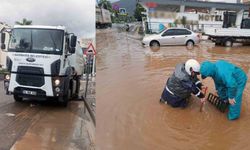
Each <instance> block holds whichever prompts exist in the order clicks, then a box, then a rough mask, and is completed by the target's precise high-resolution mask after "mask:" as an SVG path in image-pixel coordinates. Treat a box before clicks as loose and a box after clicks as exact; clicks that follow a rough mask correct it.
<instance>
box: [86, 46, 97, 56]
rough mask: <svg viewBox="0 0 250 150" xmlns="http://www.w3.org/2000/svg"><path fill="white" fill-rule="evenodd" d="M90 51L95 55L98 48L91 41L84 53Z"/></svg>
mask: <svg viewBox="0 0 250 150" xmlns="http://www.w3.org/2000/svg"><path fill="white" fill-rule="evenodd" d="M88 53H93V55H96V50H95V48H94V45H93V44H92V43H90V44H89V46H88V47H87V49H86V50H85V51H84V52H83V54H84V55H87V54H88Z"/></svg>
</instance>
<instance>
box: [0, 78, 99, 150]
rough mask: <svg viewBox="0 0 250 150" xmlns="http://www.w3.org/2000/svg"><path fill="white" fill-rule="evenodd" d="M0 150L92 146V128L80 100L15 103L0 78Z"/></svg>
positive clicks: (76, 149) (73, 149) (62, 149)
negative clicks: (61, 104)
mask: <svg viewBox="0 0 250 150" xmlns="http://www.w3.org/2000/svg"><path fill="white" fill-rule="evenodd" d="M0 89H1V90H0V97H1V98H0V150H9V149H10V150H82V149H88V150H91V149H94V146H95V127H94V125H93V123H92V122H91V118H90V116H89V115H88V113H84V103H83V102H82V101H72V102H69V104H68V107H67V108H65V107H61V106H60V105H58V103H57V102H52V101H46V102H45V101H44V102H38V101H32V100H29V101H24V102H22V103H18V102H15V101H14V99H13V96H12V95H10V96H7V95H5V92H4V88H3V82H2V81H0Z"/></svg>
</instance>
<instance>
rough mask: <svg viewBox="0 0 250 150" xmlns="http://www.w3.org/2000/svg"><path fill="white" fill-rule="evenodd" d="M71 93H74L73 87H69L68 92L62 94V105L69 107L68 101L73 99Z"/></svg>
mask: <svg viewBox="0 0 250 150" xmlns="http://www.w3.org/2000/svg"><path fill="white" fill-rule="evenodd" d="M71 95H72V92H71V89H70V88H69V89H68V90H67V94H66V95H64V96H62V97H59V102H60V103H61V105H62V106H63V107H67V105H68V102H69V100H70V99H71Z"/></svg>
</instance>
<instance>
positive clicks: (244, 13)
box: [140, 0, 249, 32]
mask: <svg viewBox="0 0 250 150" xmlns="http://www.w3.org/2000/svg"><path fill="white" fill-rule="evenodd" d="M151 2H152V1H150V0H140V3H141V4H142V6H143V7H144V8H145V9H146V10H147V11H146V16H147V17H146V18H144V23H145V30H146V31H149V32H159V30H160V28H159V26H160V24H161V25H164V26H165V27H167V28H168V27H172V26H182V27H183V26H184V27H186V28H189V29H191V30H194V31H200V32H203V31H204V30H205V29H206V28H221V27H226V28H228V27H240V26H241V21H242V19H243V18H247V17H248V15H249V12H248V10H249V6H248V5H245V4H242V3H224V2H208V1H194V0H189V1H188V0H154V3H156V5H155V6H156V7H154V8H150V5H149V3H151Z"/></svg>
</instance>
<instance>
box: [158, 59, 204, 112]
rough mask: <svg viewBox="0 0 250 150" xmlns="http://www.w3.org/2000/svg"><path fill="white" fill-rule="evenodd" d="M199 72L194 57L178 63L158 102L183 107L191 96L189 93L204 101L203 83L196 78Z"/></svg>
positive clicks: (198, 65)
mask: <svg viewBox="0 0 250 150" xmlns="http://www.w3.org/2000/svg"><path fill="white" fill-rule="evenodd" d="M199 74H200V64H199V63H198V62H197V61H196V60H194V59H189V60H188V61H186V62H185V63H182V64H178V65H177V66H176V67H175V70H174V73H173V75H172V76H171V77H169V78H168V80H167V83H166V86H165V88H164V90H163V92H162V95H161V99H160V102H161V103H165V104H169V105H171V106H172V107H183V108H184V107H186V106H187V99H188V98H189V97H190V96H191V93H192V94H194V95H195V96H197V97H198V98H200V100H201V102H204V101H205V98H204V97H205V95H204V94H203V93H202V86H203V85H202V83H201V81H200V80H199V79H198V78H197V75H199Z"/></svg>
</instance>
